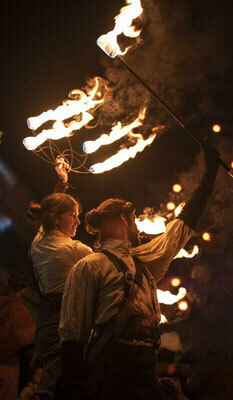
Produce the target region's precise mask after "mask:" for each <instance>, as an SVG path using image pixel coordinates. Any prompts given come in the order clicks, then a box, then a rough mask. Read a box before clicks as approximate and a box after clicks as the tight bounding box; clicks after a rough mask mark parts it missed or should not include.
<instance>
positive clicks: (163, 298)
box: [157, 287, 187, 304]
mask: <svg viewBox="0 0 233 400" xmlns="http://www.w3.org/2000/svg"><path fill="white" fill-rule="evenodd" d="M186 294H187V291H186V289H185V288H183V287H181V288H179V291H178V294H177V295H174V294H172V293H171V292H169V290H166V291H165V292H164V291H163V290H160V289H157V296H158V301H159V303H163V304H174V303H177V301H179V300H181V299H183V298H184V297H185V296H186Z"/></svg>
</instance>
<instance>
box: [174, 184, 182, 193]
mask: <svg viewBox="0 0 233 400" xmlns="http://www.w3.org/2000/svg"><path fill="white" fill-rule="evenodd" d="M172 190H173V192H174V193H180V192H181V190H182V186H181V185H179V183H176V184H175V185H173V186H172Z"/></svg>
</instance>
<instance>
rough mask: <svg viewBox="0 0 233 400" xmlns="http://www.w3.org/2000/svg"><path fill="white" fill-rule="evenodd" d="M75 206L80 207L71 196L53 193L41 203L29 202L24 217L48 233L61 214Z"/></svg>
mask: <svg viewBox="0 0 233 400" xmlns="http://www.w3.org/2000/svg"><path fill="white" fill-rule="evenodd" d="M75 206H78V207H79V210H80V211H81V205H80V203H79V202H78V201H76V200H75V199H74V198H73V197H72V196H70V195H68V194H65V193H53V194H50V195H49V196H46V197H44V198H43V199H42V201H41V203H40V204H38V203H34V202H31V203H30V205H29V209H28V211H27V212H26V216H27V217H28V218H30V219H32V220H33V221H35V222H36V223H37V227H39V226H40V225H42V227H43V230H44V232H46V233H49V232H50V231H51V230H52V229H54V228H55V224H56V219H57V218H58V217H60V216H61V215H62V214H63V213H65V212H67V211H70V210H72V209H73V208H74V207H75Z"/></svg>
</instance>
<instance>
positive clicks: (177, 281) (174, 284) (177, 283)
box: [171, 278, 181, 287]
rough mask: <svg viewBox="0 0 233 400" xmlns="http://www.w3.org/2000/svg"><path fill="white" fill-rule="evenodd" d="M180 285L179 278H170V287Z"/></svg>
mask: <svg viewBox="0 0 233 400" xmlns="http://www.w3.org/2000/svg"><path fill="white" fill-rule="evenodd" d="M180 284H181V279H180V278H172V279H171V285H172V286H175V287H176V286H179V285H180Z"/></svg>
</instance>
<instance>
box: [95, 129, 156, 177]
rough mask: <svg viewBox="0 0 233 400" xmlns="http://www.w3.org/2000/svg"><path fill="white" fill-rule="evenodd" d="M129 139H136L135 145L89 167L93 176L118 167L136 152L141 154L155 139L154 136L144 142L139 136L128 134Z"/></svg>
mask: <svg viewBox="0 0 233 400" xmlns="http://www.w3.org/2000/svg"><path fill="white" fill-rule="evenodd" d="M130 136H131V137H134V138H137V143H136V144H135V145H134V146H131V147H130V148H129V149H127V148H123V149H121V150H120V151H119V152H118V153H117V154H114V155H113V156H112V157H110V158H107V159H106V160H105V161H103V162H102V163H97V164H94V165H92V166H91V167H90V171H91V172H92V173H93V174H102V173H103V172H105V171H109V170H111V169H113V168H116V167H119V166H120V165H121V164H123V163H124V162H126V161H128V160H129V159H130V158H134V157H135V156H136V154H137V153H138V152H141V151H143V150H144V149H145V147H147V146H149V145H150V144H151V143H152V142H153V140H154V139H155V137H156V134H154V135H151V136H149V138H148V139H146V140H144V139H143V137H142V135H140V134H132V133H131V134H130Z"/></svg>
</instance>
